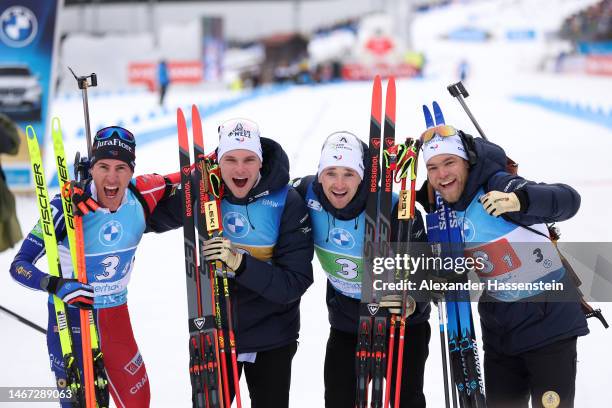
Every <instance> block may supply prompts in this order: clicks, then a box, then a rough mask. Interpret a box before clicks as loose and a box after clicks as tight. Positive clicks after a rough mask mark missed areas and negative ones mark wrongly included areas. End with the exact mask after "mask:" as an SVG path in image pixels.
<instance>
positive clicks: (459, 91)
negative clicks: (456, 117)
mask: <svg viewBox="0 0 612 408" xmlns="http://www.w3.org/2000/svg"><path fill="white" fill-rule="evenodd" d="M446 89H448V92H449V93H450V94H451V96H452V97H454V98H457V100H458V101H459V103H460V104H461V106H462V107H463V110H464V111H465V113H467V115H468V116H469V118H470V120H471V121H472V123H473V124H474V126H475V127H476V130H478V133H479V134H480V136H481V137H482V138H483V139H484V140H489V138H488V137H487V136H486V135H485V133H484V131H483V130H482V128H481V127H480V125H479V124H478V122H477V121H476V118H475V117H474V115H472V111H470V108H468V106H467V104H466V103H465V99H464V98H467V97H468V96H470V94H469V93H468V92H467V90H466V89H465V87H464V86H463V83H462V82H461V81H459V82H457V83H456V84H451V85H449V86H447V87H446Z"/></svg>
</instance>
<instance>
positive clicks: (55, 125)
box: [51, 116, 61, 132]
mask: <svg viewBox="0 0 612 408" xmlns="http://www.w3.org/2000/svg"><path fill="white" fill-rule="evenodd" d="M51 130H52V131H54V132H57V131H59V130H61V126H60V118H58V117H57V116H54V117H53V118H52V119H51Z"/></svg>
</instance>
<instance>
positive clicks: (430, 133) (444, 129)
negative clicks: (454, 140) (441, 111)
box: [421, 125, 457, 143]
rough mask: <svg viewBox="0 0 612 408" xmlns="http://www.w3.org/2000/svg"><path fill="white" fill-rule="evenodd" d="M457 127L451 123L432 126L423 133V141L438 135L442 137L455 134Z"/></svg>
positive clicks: (425, 141)
mask: <svg viewBox="0 0 612 408" xmlns="http://www.w3.org/2000/svg"><path fill="white" fill-rule="evenodd" d="M456 134H457V129H455V128H454V127H453V126H451V125H438V126H435V127H431V128H429V129H427V130H426V131H424V132H423V133H422V134H421V143H427V142H429V141H430V140H431V139H433V138H434V137H435V136H436V135H438V136H440V137H449V136H455V135H456Z"/></svg>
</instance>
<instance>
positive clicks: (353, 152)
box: [317, 132, 364, 209]
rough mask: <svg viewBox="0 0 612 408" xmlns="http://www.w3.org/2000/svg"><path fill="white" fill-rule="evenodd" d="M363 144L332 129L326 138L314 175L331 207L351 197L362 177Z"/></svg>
mask: <svg viewBox="0 0 612 408" xmlns="http://www.w3.org/2000/svg"><path fill="white" fill-rule="evenodd" d="M363 172H364V166H363V146H362V143H361V140H359V138H358V137H357V136H355V135H354V134H352V133H349V132H335V133H332V134H331V135H329V136H328V137H327V139H326V140H325V143H324V144H323V148H322V149H321V157H320V159H319V169H318V171H317V176H318V179H319V182H320V183H321V185H322V186H323V191H324V193H325V195H326V196H327V198H328V200H329V201H330V203H331V204H332V205H333V206H334V207H335V208H338V209H339V208H344V207H346V205H347V204H348V203H349V202H350V201H351V200H352V199H353V197H354V196H355V193H357V189H358V188H359V183H361V180H363Z"/></svg>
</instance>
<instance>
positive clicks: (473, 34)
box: [446, 27, 491, 42]
mask: <svg viewBox="0 0 612 408" xmlns="http://www.w3.org/2000/svg"><path fill="white" fill-rule="evenodd" d="M490 37H491V34H489V33H488V32H487V31H485V30H481V29H480V28H475V27H461V28H457V29H455V30H452V31H450V32H449V33H448V34H447V35H446V38H447V39H449V40H452V41H468V42H481V41H487V40H488V39H489V38H490Z"/></svg>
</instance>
